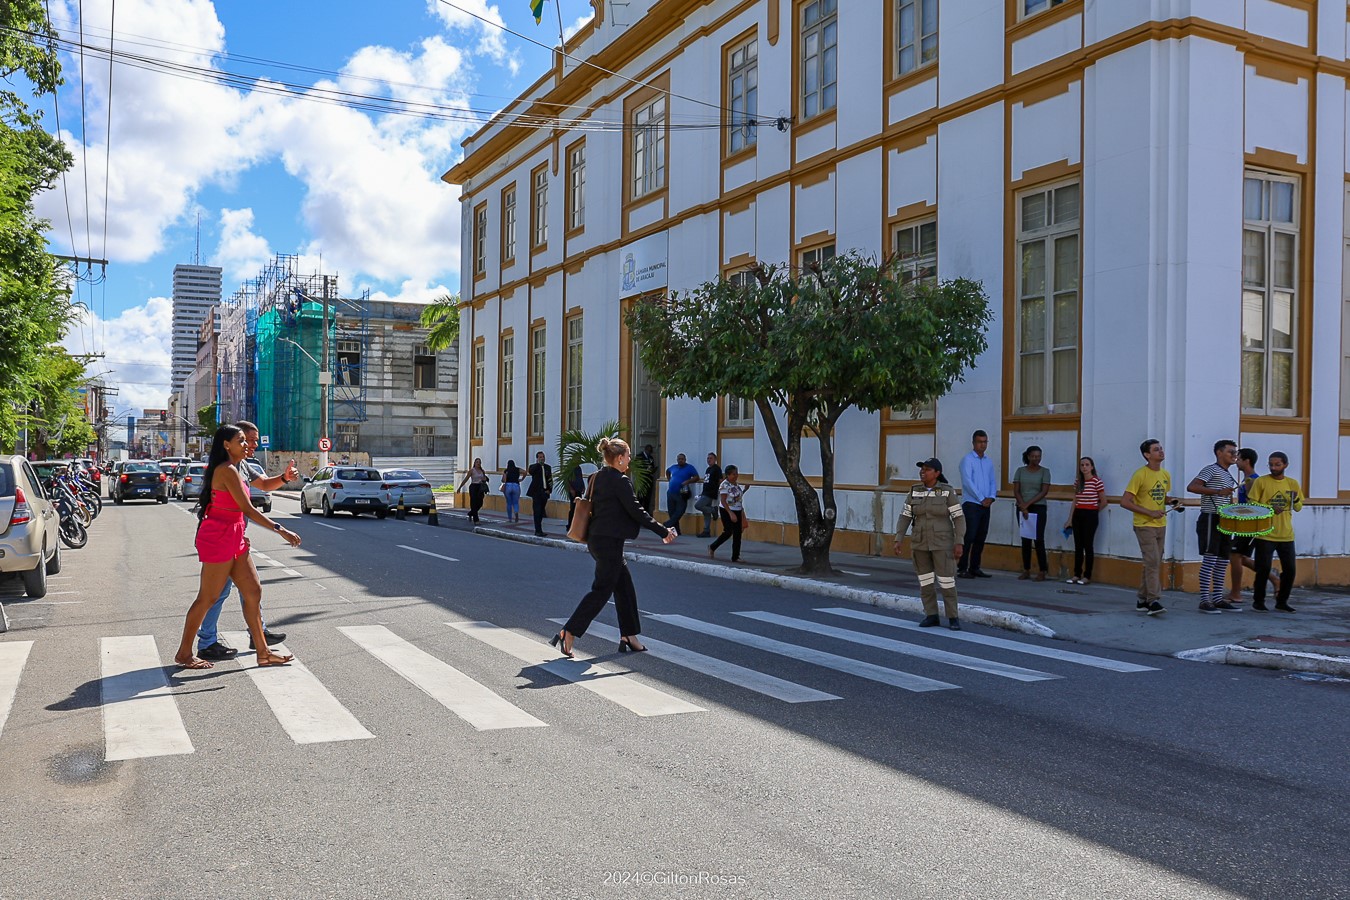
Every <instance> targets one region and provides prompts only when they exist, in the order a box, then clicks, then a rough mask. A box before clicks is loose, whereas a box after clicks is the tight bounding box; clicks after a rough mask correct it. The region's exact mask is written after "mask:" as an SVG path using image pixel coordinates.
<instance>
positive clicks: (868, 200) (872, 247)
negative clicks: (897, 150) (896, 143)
mask: <svg viewBox="0 0 1350 900" xmlns="http://www.w3.org/2000/svg"><path fill="white" fill-rule="evenodd" d="M881 153H882V151H881V149H880V148H877V149H875V150H869V151H868V152H866V153H860V154H858V155H857V156H854V157H852V158H850V159H845V160H840V161H839V164H838V165H837V166H836V167H835V183H836V184H837V185H838V192H837V194H838V199H837V203H838V210H837V211H836V213H835V221H836V222H837V223H838V226H837V228H836V231H835V236H836V241H835V242H836V244H837V247H838V250H839V251H840V252H846V251H848V250H857V251H859V252H861V253H862V254H863V255H864V256H871V257H876V258H878V259H880V258H881V255H882V246H881V242H882V239H883V238H882V233H881V228H880V224H881V218H882V215H881V206H882V193H881V191H879V190H877V188H878V186H879V185H880V184H881Z"/></svg>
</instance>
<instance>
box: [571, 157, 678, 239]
mask: <svg viewBox="0 0 1350 900" xmlns="http://www.w3.org/2000/svg"><path fill="white" fill-rule="evenodd" d="M587 174H588V175H589V174H590V173H589V172H587ZM588 186H589V185H588ZM616 193H617V192H616ZM588 202H589V201H588ZM677 202H678V201H677ZM681 205H682V204H681ZM665 214H666V206H665V201H663V200H662V199H661V198H660V197H657V198H656V199H655V200H650V201H648V202H647V203H644V204H642V205H641V206H634V207H632V208H631V209H630V210H629V211H628V230H629V231H640V230H642V229H643V228H646V227H647V226H648V225H651V224H653V223H656V222H659V221H661V219H662V218H663V217H664V216H665Z"/></svg>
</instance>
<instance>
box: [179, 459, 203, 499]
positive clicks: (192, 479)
mask: <svg viewBox="0 0 1350 900" xmlns="http://www.w3.org/2000/svg"><path fill="white" fill-rule="evenodd" d="M182 468H183V473H182V475H181V477H179V479H178V499H179V500H196V499H197V498H198V497H200V496H201V495H202V485H204V484H205V483H206V463H192V464H191V465H187V466H183V467H182Z"/></svg>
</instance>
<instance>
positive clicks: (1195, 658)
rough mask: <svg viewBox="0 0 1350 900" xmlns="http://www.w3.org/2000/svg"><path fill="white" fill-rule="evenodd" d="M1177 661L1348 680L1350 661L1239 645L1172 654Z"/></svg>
mask: <svg viewBox="0 0 1350 900" xmlns="http://www.w3.org/2000/svg"><path fill="white" fill-rule="evenodd" d="M1172 655H1173V656H1174V657H1175V658H1177V659H1185V660H1189V661H1191V662H1206V663H1221V664H1224V665H1229V666H1252V667H1253V668H1257V669H1283V670H1286V671H1290V672H1314V673H1317V674H1319V675H1339V676H1341V677H1345V678H1350V659H1345V658H1343V657H1339V656H1324V655H1323V654H1321V653H1304V652H1301V651H1297V650H1266V649H1262V648H1259V647H1243V646H1242V645H1240V644H1221V645H1219V646H1217V647H1200V648H1197V649H1195V650H1182V651H1180V652H1178V653H1174V654H1172Z"/></svg>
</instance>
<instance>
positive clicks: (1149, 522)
mask: <svg viewBox="0 0 1350 900" xmlns="http://www.w3.org/2000/svg"><path fill="white" fill-rule="evenodd" d="M1170 490H1172V475H1171V473H1169V472H1168V471H1167V470H1166V469H1159V470H1158V471H1156V472H1155V471H1153V470H1152V469H1150V468H1149V467H1148V466H1140V467H1139V468H1138V469H1137V470H1136V471H1135V473H1134V474H1133V475H1131V476H1130V483H1129V484H1127V485H1126V486H1125V493H1127V494H1132V495H1134V502H1135V503H1136V504H1138V505H1139V506H1142V507H1143V508H1144V509H1160V510H1163V511H1166V510H1167V493H1168V491H1170ZM1134 527H1135V528H1166V527H1167V517H1166V516H1163V517H1162V518H1159V519H1154V518H1150V517H1149V516H1143V515H1140V514H1139V513H1135V514H1134Z"/></svg>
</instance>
